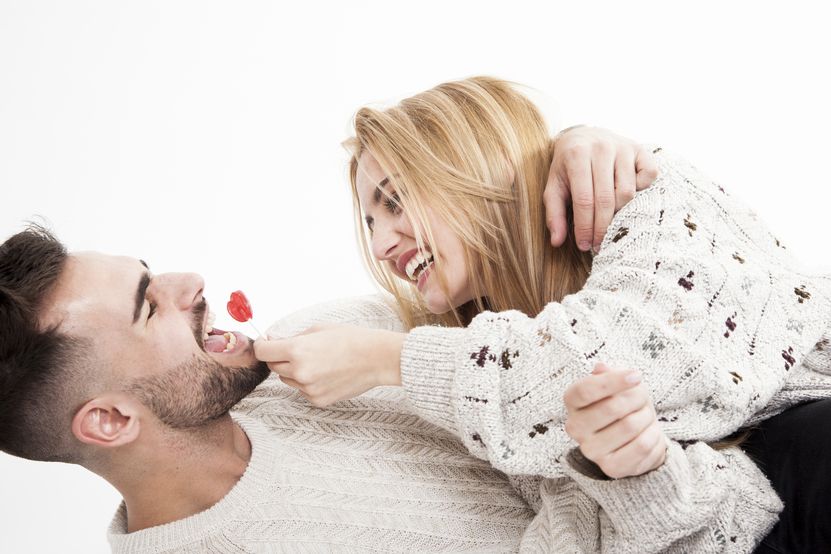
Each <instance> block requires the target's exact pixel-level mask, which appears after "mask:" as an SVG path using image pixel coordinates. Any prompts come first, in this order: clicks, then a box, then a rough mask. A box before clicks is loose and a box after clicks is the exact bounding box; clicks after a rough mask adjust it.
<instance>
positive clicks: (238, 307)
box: [228, 290, 254, 323]
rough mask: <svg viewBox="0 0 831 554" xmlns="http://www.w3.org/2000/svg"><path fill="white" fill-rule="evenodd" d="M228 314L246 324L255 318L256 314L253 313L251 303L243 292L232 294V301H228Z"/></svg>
mask: <svg viewBox="0 0 831 554" xmlns="http://www.w3.org/2000/svg"><path fill="white" fill-rule="evenodd" d="M228 313H229V314H231V317H233V318H234V319H236V320H237V321H239V322H240V323H245V322H246V321H248V320H249V319H251V318H252V317H253V316H254V312H253V311H251V303H250V302H249V301H248V298H246V296H245V293H244V292H242V291H241V290H238V291H234V292H232V293H231V299H230V300H229V301H228Z"/></svg>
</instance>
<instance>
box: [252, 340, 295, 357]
mask: <svg viewBox="0 0 831 554" xmlns="http://www.w3.org/2000/svg"><path fill="white" fill-rule="evenodd" d="M292 346H293V340H292V339H275V340H269V339H264V338H262V337H260V338H258V339H257V340H255V341H254V356H255V357H256V358H257V359H258V360H260V361H261V362H288V361H290V360H291V359H292V355H291V354H292Z"/></svg>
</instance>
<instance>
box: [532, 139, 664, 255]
mask: <svg viewBox="0 0 831 554" xmlns="http://www.w3.org/2000/svg"><path fill="white" fill-rule="evenodd" d="M657 177H658V166H657V165H656V163H655V157H654V156H653V155H652V153H651V152H650V151H649V150H648V149H646V148H645V147H644V146H643V145H640V144H637V143H636V142H634V141H632V140H629V139H627V138H624V137H621V136H619V135H616V134H614V133H612V132H611V131H606V130H605V129H598V128H594V127H573V128H571V129H567V130H566V131H564V132H561V133H560V134H559V135H558V136H557V138H556V139H555V143H554V159H553V160H552V162H551V169H550V170H549V173H548V183H547V184H546V186H545V193H544V194H543V201H544V202H545V211H546V221H547V224H548V230H549V231H550V232H551V244H552V246H561V245H562V244H563V243H564V242H565V239H566V233H567V231H568V229H567V226H568V222H567V220H566V213H567V212H568V206H569V204H571V205H572V208H573V210H574V234H575V239H576V241H577V246H578V247H579V248H580V250H589V249H590V248H592V249H594V250H595V251H597V250H598V249H599V248H600V243H601V242H602V241H603V236H604V235H605V234H606V228H607V227H609V224H610V223H611V222H612V217H613V216H614V214H615V212H617V211H618V210H619V209H621V208H622V207H623V206H624V205H625V204H626V203H627V202H629V201H630V200H632V197H634V195H635V191H636V190H643V189H645V188H647V187H649V186H650V185H651V184H652V182H653V181H654V180H655V179H656V178H657Z"/></svg>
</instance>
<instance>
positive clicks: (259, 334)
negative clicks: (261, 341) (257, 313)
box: [248, 319, 263, 337]
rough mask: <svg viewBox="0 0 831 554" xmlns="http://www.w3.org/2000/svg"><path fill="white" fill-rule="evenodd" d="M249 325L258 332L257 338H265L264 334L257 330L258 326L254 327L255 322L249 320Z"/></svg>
mask: <svg viewBox="0 0 831 554" xmlns="http://www.w3.org/2000/svg"><path fill="white" fill-rule="evenodd" d="M248 323H249V324H251V327H253V328H254V330H255V331H256V332H257V336H258V337H262V336H263V334H262V333H260V330H259V329H257V326H256V325H254V322H253V321H251V320H250V319H249V320H248Z"/></svg>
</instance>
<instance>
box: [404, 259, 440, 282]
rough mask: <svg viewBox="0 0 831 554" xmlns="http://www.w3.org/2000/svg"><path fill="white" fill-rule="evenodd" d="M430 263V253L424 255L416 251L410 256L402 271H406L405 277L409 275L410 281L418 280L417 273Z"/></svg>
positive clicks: (431, 260) (431, 261)
mask: <svg viewBox="0 0 831 554" xmlns="http://www.w3.org/2000/svg"><path fill="white" fill-rule="evenodd" d="M431 263H433V255H432V254H430V255H429V256H427V257H425V256H424V254H422V253H421V252H418V253H417V254H416V255H415V256H413V257H412V258H410V261H409V262H407V267H405V268H404V271H405V272H406V273H407V277H409V278H410V280H411V281H418V276H419V274H420V273H421V272H422V271H424V270H425V269H426V268H427V266H428V265H430V264H431Z"/></svg>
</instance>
